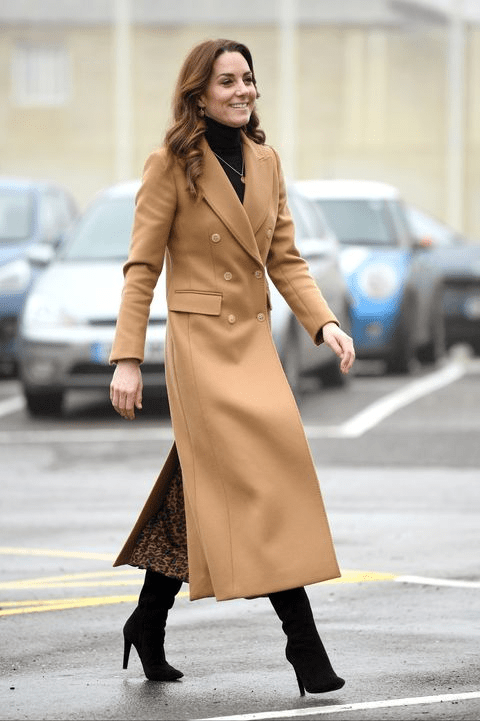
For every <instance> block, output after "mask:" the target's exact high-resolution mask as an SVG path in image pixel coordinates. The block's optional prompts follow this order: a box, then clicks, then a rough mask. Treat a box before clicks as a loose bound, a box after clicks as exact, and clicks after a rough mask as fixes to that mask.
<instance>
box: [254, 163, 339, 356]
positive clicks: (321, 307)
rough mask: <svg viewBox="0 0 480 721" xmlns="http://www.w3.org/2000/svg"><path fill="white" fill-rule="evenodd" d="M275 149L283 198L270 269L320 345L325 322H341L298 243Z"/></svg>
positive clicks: (315, 341) (270, 272) (279, 202)
mask: <svg viewBox="0 0 480 721" xmlns="http://www.w3.org/2000/svg"><path fill="white" fill-rule="evenodd" d="M273 152H274V153H275V158H276V163H277V173H278V181H279V199H278V212H277V219H276V224H275V230H274V233H273V237H272V243H271V246H270V251H269V254H268V257H267V263H266V265H267V270H268V274H269V276H270V278H271V279H272V281H273V283H274V284H275V286H276V287H277V289H278V291H279V293H281V294H282V296H283V297H284V298H285V300H286V301H287V303H288V305H289V306H290V308H291V309H292V311H293V313H294V314H295V316H296V317H297V319H298V320H299V322H300V323H301V324H302V325H303V327H304V328H305V330H306V331H307V333H308V334H309V335H310V336H311V338H312V340H313V342H314V343H315V344H316V345H320V343H322V341H323V334H322V328H323V326H324V325H325V324H326V323H329V322H332V321H333V322H334V323H337V325H339V323H338V320H337V318H336V317H335V315H334V313H333V312H332V311H331V310H330V308H329V306H328V304H327V302H326V300H325V298H324V297H323V295H322V293H321V291H320V289H319V288H318V286H317V284H316V283H315V280H314V278H313V277H312V275H311V274H310V271H309V269H308V265H307V263H306V261H305V260H304V259H303V258H302V257H301V256H300V253H299V251H298V249H297V247H296V245H295V228H294V224H293V220H292V216H291V214H290V211H289V209H288V205H287V192H286V188H285V181H284V178H283V173H282V169H281V167H280V160H279V158H278V155H277V153H276V152H275V150H274V151H273Z"/></svg>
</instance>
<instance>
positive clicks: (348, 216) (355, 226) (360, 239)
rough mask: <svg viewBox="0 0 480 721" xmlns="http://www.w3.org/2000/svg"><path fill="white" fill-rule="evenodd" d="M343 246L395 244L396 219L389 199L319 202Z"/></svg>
mask: <svg viewBox="0 0 480 721" xmlns="http://www.w3.org/2000/svg"><path fill="white" fill-rule="evenodd" d="M317 203H318V205H319V206H320V208H321V210H323V212H324V214H325V217H326V219H327V222H328V224H329V225H330V227H331V228H332V230H333V232H334V233H335V234H336V236H337V237H338V239H339V241H340V242H341V243H345V244H358V245H396V244H397V239H396V233H395V226H394V219H393V217H392V214H391V210H390V208H389V207H388V203H387V201H386V200H381V199H379V200H374V199H372V200H370V199H364V200H363V199H359V200H350V199H348V198H347V199H345V198H339V199H318V200H317Z"/></svg>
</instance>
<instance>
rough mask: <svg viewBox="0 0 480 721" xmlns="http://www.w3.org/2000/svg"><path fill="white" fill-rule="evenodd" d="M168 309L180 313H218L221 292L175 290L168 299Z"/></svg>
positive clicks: (220, 303) (220, 306) (220, 307)
mask: <svg viewBox="0 0 480 721" xmlns="http://www.w3.org/2000/svg"><path fill="white" fill-rule="evenodd" d="M168 309H169V310H175V311H180V312H181V313H202V314H203V315H220V311H221V309H222V294H221V293H214V292H213V291H212V292H206V291H200V290H176V291H175V292H174V293H173V295H171V296H170V297H169V299H168Z"/></svg>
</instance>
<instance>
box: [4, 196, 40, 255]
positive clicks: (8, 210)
mask: <svg viewBox="0 0 480 721" xmlns="http://www.w3.org/2000/svg"><path fill="white" fill-rule="evenodd" d="M33 208H34V199H33V193H31V192H29V191H27V190H16V189H13V188H12V189H4V188H2V190H0V242H4V243H8V242H12V241H22V240H27V239H28V238H30V237H31V236H32V235H33Z"/></svg>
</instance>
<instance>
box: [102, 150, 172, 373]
mask: <svg viewBox="0 0 480 721" xmlns="http://www.w3.org/2000/svg"><path fill="white" fill-rule="evenodd" d="M135 203H136V205H135V216H134V222H133V230H132V239H131V243H130V251H129V256H128V260H127V262H126V263H125V265H124V267H123V272H124V284H123V291H122V298H121V303H120V310H119V313H118V318H117V325H116V330H115V337H114V341H113V346H112V350H111V353H110V363H115V362H116V361H118V360H121V359H122V358H136V359H137V360H139V361H140V362H142V361H143V357H144V349H145V336H146V332H147V325H148V318H149V315H150V304H151V302H152V298H153V291H154V289H155V286H156V284H157V281H158V278H159V276H160V273H161V272H162V268H163V262H164V258H165V250H166V247H167V242H168V238H169V236H170V230H171V227H172V223H173V219H174V215H175V210H176V205H177V195H176V186H175V179H174V174H173V171H172V168H171V165H170V163H169V162H168V157H167V151H166V150H165V149H164V148H162V149H160V150H157V151H155V152H154V153H152V154H151V155H150V156H149V157H148V159H147V161H146V163H145V168H144V171H143V180H142V185H141V187H140V189H139V191H138V193H137V196H136V201H135Z"/></svg>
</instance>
